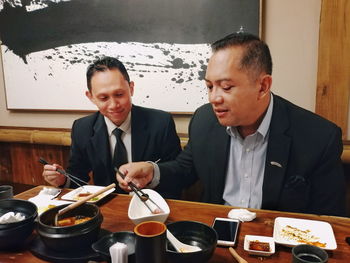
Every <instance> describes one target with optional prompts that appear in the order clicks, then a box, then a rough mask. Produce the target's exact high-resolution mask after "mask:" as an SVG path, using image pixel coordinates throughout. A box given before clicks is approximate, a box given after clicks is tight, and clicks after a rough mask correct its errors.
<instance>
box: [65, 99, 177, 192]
mask: <svg viewBox="0 0 350 263" xmlns="http://www.w3.org/2000/svg"><path fill="white" fill-rule="evenodd" d="M71 137H72V144H71V151H70V159H69V165H68V167H67V172H69V173H71V174H72V175H74V176H77V177H79V178H81V179H82V180H84V181H89V179H90V178H89V175H88V174H89V172H92V175H93V181H94V184H95V185H101V186H106V185H109V184H111V183H113V182H116V178H115V172H114V171H113V167H112V158H111V153H110V146H109V139H108V132H107V126H106V123H105V121H104V117H103V115H101V114H100V113H99V112H96V113H94V114H91V115H89V116H86V117H83V118H81V119H78V120H76V121H74V123H73V127H72V133H71ZM131 148H132V161H133V162H137V161H156V160H158V159H161V161H169V160H173V159H175V157H176V156H177V155H178V153H179V152H180V151H181V145H180V140H179V137H178V136H177V133H176V129H175V123H174V120H173V118H172V116H171V114H169V113H167V112H164V111H161V110H155V109H148V108H143V107H139V106H135V105H133V106H132V109H131ZM76 186H77V185H75V184H74V183H73V184H71V187H76ZM117 191H118V192H123V191H122V190H121V189H120V188H119V187H118V189H117ZM165 196H166V197H174V196H172V195H170V196H167V195H165Z"/></svg>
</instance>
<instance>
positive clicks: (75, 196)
mask: <svg viewBox="0 0 350 263" xmlns="http://www.w3.org/2000/svg"><path fill="white" fill-rule="evenodd" d="M102 188H104V186H97V185H84V186H82V187H79V188H77V189H74V190H72V191H70V192H69V193H66V194H65V195H63V196H62V197H61V199H64V200H69V201H78V200H80V199H81V198H83V197H80V198H79V194H82V193H88V192H89V193H91V194H93V193H96V192H97V191H99V190H101V189H102ZM114 189H115V188H112V189H109V190H108V191H106V192H104V193H102V194H100V195H98V196H96V197H94V198H92V199H91V200H89V201H88V202H89V203H96V202H98V201H100V200H101V199H102V198H104V197H105V196H107V195H109V194H110V193H112V192H113V191H114Z"/></svg>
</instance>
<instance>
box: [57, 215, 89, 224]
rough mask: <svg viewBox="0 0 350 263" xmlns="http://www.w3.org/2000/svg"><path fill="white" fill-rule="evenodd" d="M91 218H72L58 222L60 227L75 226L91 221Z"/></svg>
mask: <svg viewBox="0 0 350 263" xmlns="http://www.w3.org/2000/svg"><path fill="white" fill-rule="evenodd" d="M90 219H91V217H88V216H71V217H66V218H63V219H60V220H58V222H57V225H58V226H73V225H78V224H81V223H84V222H86V221H89V220H90Z"/></svg>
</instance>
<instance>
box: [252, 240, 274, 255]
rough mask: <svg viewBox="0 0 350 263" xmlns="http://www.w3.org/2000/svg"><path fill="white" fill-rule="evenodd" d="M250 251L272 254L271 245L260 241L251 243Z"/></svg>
mask: <svg viewBox="0 0 350 263" xmlns="http://www.w3.org/2000/svg"><path fill="white" fill-rule="evenodd" d="M249 249H250V250H257V251H265V252H270V244H269V243H268V242H260V241H258V240H255V241H250V242H249Z"/></svg>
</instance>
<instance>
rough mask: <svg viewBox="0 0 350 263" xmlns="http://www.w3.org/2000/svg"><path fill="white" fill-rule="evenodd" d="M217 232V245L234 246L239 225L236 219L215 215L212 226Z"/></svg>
mask: <svg viewBox="0 0 350 263" xmlns="http://www.w3.org/2000/svg"><path fill="white" fill-rule="evenodd" d="M212 227H213V228H214V229H215V231H216V232H217V234H218V242H217V243H218V245H220V246H234V245H235V244H236V240H237V233H238V227H239V220H238V219H231V218H223V217H216V218H215V219H214V222H213V226H212Z"/></svg>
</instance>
